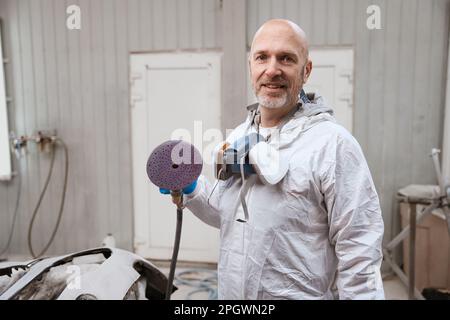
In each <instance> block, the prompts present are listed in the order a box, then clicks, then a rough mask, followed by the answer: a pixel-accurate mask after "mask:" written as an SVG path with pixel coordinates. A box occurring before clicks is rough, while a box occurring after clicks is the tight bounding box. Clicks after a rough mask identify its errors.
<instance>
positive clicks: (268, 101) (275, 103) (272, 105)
mask: <svg viewBox="0 0 450 320" xmlns="http://www.w3.org/2000/svg"><path fill="white" fill-rule="evenodd" d="M256 99H257V101H258V103H259V104H260V105H262V106H263V107H266V108H268V109H278V108H282V107H284V106H285V105H286V102H287V94H284V95H283V96H282V97H278V98H269V97H266V96H263V95H257V96H256Z"/></svg>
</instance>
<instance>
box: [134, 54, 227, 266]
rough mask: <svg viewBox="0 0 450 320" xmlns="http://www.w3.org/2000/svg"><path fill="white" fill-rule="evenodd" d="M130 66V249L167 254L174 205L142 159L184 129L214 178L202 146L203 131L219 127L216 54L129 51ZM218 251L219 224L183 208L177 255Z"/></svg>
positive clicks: (209, 258)
mask: <svg viewBox="0 0 450 320" xmlns="http://www.w3.org/2000/svg"><path fill="white" fill-rule="evenodd" d="M130 68H131V70H130V81H131V90H130V91H131V93H130V94H131V105H132V111H131V121H132V123H131V128H132V150H133V151H132V154H133V187H134V217H135V222H134V226H135V238H134V246H135V251H136V253H137V254H139V255H141V256H144V257H146V258H153V259H170V258H171V255H172V248H173V241H174V235H175V224H176V208H175V206H174V205H173V204H172V202H171V199H170V196H165V195H162V194H160V193H159V190H158V188H157V187H156V186H154V185H153V184H151V182H150V180H149V179H148V177H147V174H146V162H147V159H148V156H149V155H150V153H151V152H152V151H153V149H154V148H155V147H157V146H158V145H159V144H161V143H162V142H164V141H167V140H171V139H176V138H175V137H174V133H176V132H178V133H180V132H181V133H182V132H187V135H188V136H190V139H189V137H187V136H186V134H184V138H183V140H186V141H188V142H191V143H193V144H194V145H195V146H196V147H197V148H198V150H200V152H201V153H202V156H203V157H204V165H203V171H202V173H203V174H204V175H206V176H207V177H208V178H209V179H210V181H211V182H213V172H212V166H211V165H209V164H210V163H211V160H210V159H206V158H208V157H209V156H210V154H208V153H207V152H202V151H203V150H205V145H204V141H203V132H204V131H205V130H208V129H211V128H215V129H219V128H220V105H221V94H220V92H221V87H220V86H221V80H220V79H221V55H220V54H219V53H148V54H133V55H131V61H130ZM194 127H195V130H194ZM194 131H195V132H194ZM194 134H195V135H194ZM177 137H178V136H177ZM189 140H190V141H189ZM218 251H219V230H218V229H214V228H212V227H210V226H208V225H206V224H205V223H203V222H202V221H200V220H199V219H197V218H196V217H195V216H194V215H193V214H192V213H191V212H190V211H189V210H188V209H185V210H184V216H183V227H182V237H181V246H180V252H179V259H180V260H185V261H203V262H217V259H218Z"/></svg>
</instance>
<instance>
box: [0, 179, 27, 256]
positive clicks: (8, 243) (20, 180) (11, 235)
mask: <svg viewBox="0 0 450 320" xmlns="http://www.w3.org/2000/svg"><path fill="white" fill-rule="evenodd" d="M19 171H20V170H19ZM19 171H18V174H17V179H18V180H19V181H18V186H17V198H16V206H15V208H14V214H13V221H12V224H11V229H10V231H9V236H8V242H7V243H6V246H5V248H4V249H3V250H2V251H1V252H0V257H1V256H2V255H4V254H5V253H6V252H7V251H8V250H9V247H10V246H11V241H12V237H13V234H14V227H15V225H16V220H17V216H18V212H19V202H20V197H21V194H22V178H21V176H20V172H19Z"/></svg>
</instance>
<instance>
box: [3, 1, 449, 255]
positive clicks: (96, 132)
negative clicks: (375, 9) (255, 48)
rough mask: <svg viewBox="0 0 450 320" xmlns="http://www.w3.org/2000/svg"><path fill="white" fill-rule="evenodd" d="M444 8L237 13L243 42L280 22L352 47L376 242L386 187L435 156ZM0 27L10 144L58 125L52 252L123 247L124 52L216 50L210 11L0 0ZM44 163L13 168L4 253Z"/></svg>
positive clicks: (422, 175) (290, 7) (264, 5)
mask: <svg viewBox="0 0 450 320" xmlns="http://www.w3.org/2000/svg"><path fill="white" fill-rule="evenodd" d="M225 1H227V0H225ZM449 2H450V0H371V1H368V0H285V1H282V0H248V2H247V10H246V11H247V44H248V45H249V44H250V41H251V38H252V36H253V33H254V31H256V29H257V27H258V26H259V25H260V24H261V23H262V22H263V21H265V20H267V19H269V18H272V17H286V18H289V19H291V20H293V21H296V22H298V23H299V24H300V25H301V26H302V27H303V28H304V29H305V31H306V32H307V34H308V36H309V38H310V42H311V45H313V46H318V47H319V46H339V45H346V46H349V45H350V46H353V47H354V49H355V59H356V60H355V78H354V85H355V90H354V91H355V97H354V112H355V113H354V135H355V136H356V138H357V139H358V141H359V142H360V144H361V145H362V147H363V150H364V152H365V154H366V157H367V159H368V162H369V166H370V168H371V170H372V173H373V176H374V180H375V184H376V186H377V189H378V191H379V194H380V198H381V201H382V209H383V214H384V218H385V222H386V236H387V238H389V237H390V236H391V213H392V212H395V211H394V209H395V201H394V194H395V192H396V190H397V189H398V188H399V187H401V186H404V185H407V184H409V183H434V176H433V167H432V163H431V161H430V160H429V158H428V156H427V154H428V153H429V151H430V149H431V148H432V147H435V146H438V147H439V146H440V145H441V134H442V121H443V120H442V119H443V110H444V92H445V90H444V89H445V70H446V56H447V42H448V29H449V28H448V25H449V14H448V12H449V10H448V9H449ZM70 4H78V5H79V6H80V7H81V10H82V30H81V31H69V30H67V29H66V28H65V19H66V13H65V9H66V7H67V6H68V5H70ZM371 4H377V5H379V6H380V8H381V18H382V30H373V31H370V30H368V29H367V28H366V18H367V14H366V8H367V7H368V6H369V5H371ZM225 5H226V3H225ZM230 12H232V10H230ZM0 17H1V18H2V19H3V20H4V25H5V30H4V35H5V39H4V40H5V49H6V56H7V57H10V59H11V63H9V64H7V66H6V70H7V75H8V78H7V80H8V88H7V89H8V92H9V93H10V94H11V95H12V97H13V99H14V102H13V103H12V104H10V108H11V112H10V114H11V115H12V119H11V124H12V125H11V127H12V128H14V129H15V131H16V132H18V133H20V134H23V133H27V134H29V133H32V130H33V129H35V128H57V129H58V131H59V134H60V136H62V137H63V138H64V139H65V140H66V142H67V143H68V144H69V146H70V151H71V162H70V166H71V169H70V181H69V188H68V197H67V203H66V211H65V215H64V219H63V221H62V227H61V230H60V232H59V233H58V236H57V241H56V243H55V245H54V246H53V247H52V251H51V252H52V253H60V252H67V251H70V250H77V249H82V248H86V247H91V246H95V245H97V244H98V243H99V242H100V241H101V238H102V237H103V236H104V235H105V234H106V233H107V232H113V233H114V235H115V236H116V237H117V239H118V244H119V246H122V247H125V248H131V245H132V243H131V241H132V197H131V194H132V190H131V168H130V154H131V152H130V124H129V110H128V52H130V51H149V50H170V49H177V48H182V49H185V48H186V49H188V48H192V49H200V48H220V47H221V46H222V33H223V34H225V35H227V33H226V32H227V30H222V2H221V1H220V0H190V1H187V0H177V1H176V0H165V1H164V0H153V1H151V0H130V1H125V0H78V1H75V0H73V1H72V0H71V1H61V0H20V1H16V0H0ZM230 43H231V42H230ZM228 49H229V48H228ZM237 50H240V51H242V48H238V49H237ZM239 55H240V54H238V56H239ZM224 81H226V79H224ZM242 91H243V90H242ZM239 107H240V106H236V107H234V108H236V110H237V109H238V108H239ZM236 110H235V111H236ZM230 112H231V113H233V112H232V110H230ZM14 115H15V117H14ZM57 156H58V161H57V166H56V168H55V172H54V177H55V180H54V182H53V183H52V184H51V186H50V190H49V192H48V195H47V197H51V198H52V199H51V200H50V199H48V198H47V200H46V201H44V203H43V207H42V209H41V214H40V218H39V220H38V221H37V226H36V232H35V237H34V238H35V239H36V246H37V247H40V246H42V245H43V243H44V241H45V240H46V239H47V237H48V235H49V233H50V231H51V227H52V225H53V222H54V221H55V218H56V217H55V215H56V211H57V207H58V201H59V195H60V190H61V184H62V181H61V180H62V169H63V162H62V157H61V156H62V154H61V153H58V155H57ZM48 164H49V161H48V158H45V157H43V156H39V157H38V156H36V155H34V154H30V155H29V156H28V157H27V159H24V160H22V161H21V164H20V169H21V170H22V172H24V173H25V175H24V179H25V180H24V184H23V185H24V190H23V191H24V192H23V201H22V202H21V207H20V217H19V223H18V225H17V228H16V230H17V231H18V232H17V234H16V236H15V237H14V242H13V251H14V252H15V253H25V252H26V251H27V250H26V230H27V227H28V222H29V219H30V215H31V211H32V209H33V205H34V204H35V202H36V200H37V197H38V195H39V189H40V187H41V186H42V184H43V182H44V179H45V174H46V170H47V167H48ZM15 168H16V170H17V168H18V166H17V165H16V166H15ZM16 183H17V182H16V181H14V182H13V183H12V184H9V185H5V184H3V183H2V184H0V203H1V207H0V210H1V211H0V215H1V224H0V243H1V244H3V243H4V242H5V241H6V238H7V231H8V229H9V224H10V222H11V219H12V211H13V207H14V201H15V195H16ZM394 217H395V219H394V222H395V221H396V215H394ZM393 227H394V228H397V226H396V223H395V224H394V226H393Z"/></svg>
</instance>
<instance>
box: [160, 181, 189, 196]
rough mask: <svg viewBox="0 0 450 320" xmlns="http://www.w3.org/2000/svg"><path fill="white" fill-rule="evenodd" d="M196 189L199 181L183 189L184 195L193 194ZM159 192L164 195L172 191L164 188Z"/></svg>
mask: <svg viewBox="0 0 450 320" xmlns="http://www.w3.org/2000/svg"><path fill="white" fill-rule="evenodd" d="M195 187H197V180H195V181H194V182H192V183H191V184H190V185H188V186H187V187H184V188H183V189H182V191H183V194H191V193H192V192H194V190H195ZM159 192H160V193H162V194H170V190H169V189H164V188H159Z"/></svg>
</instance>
